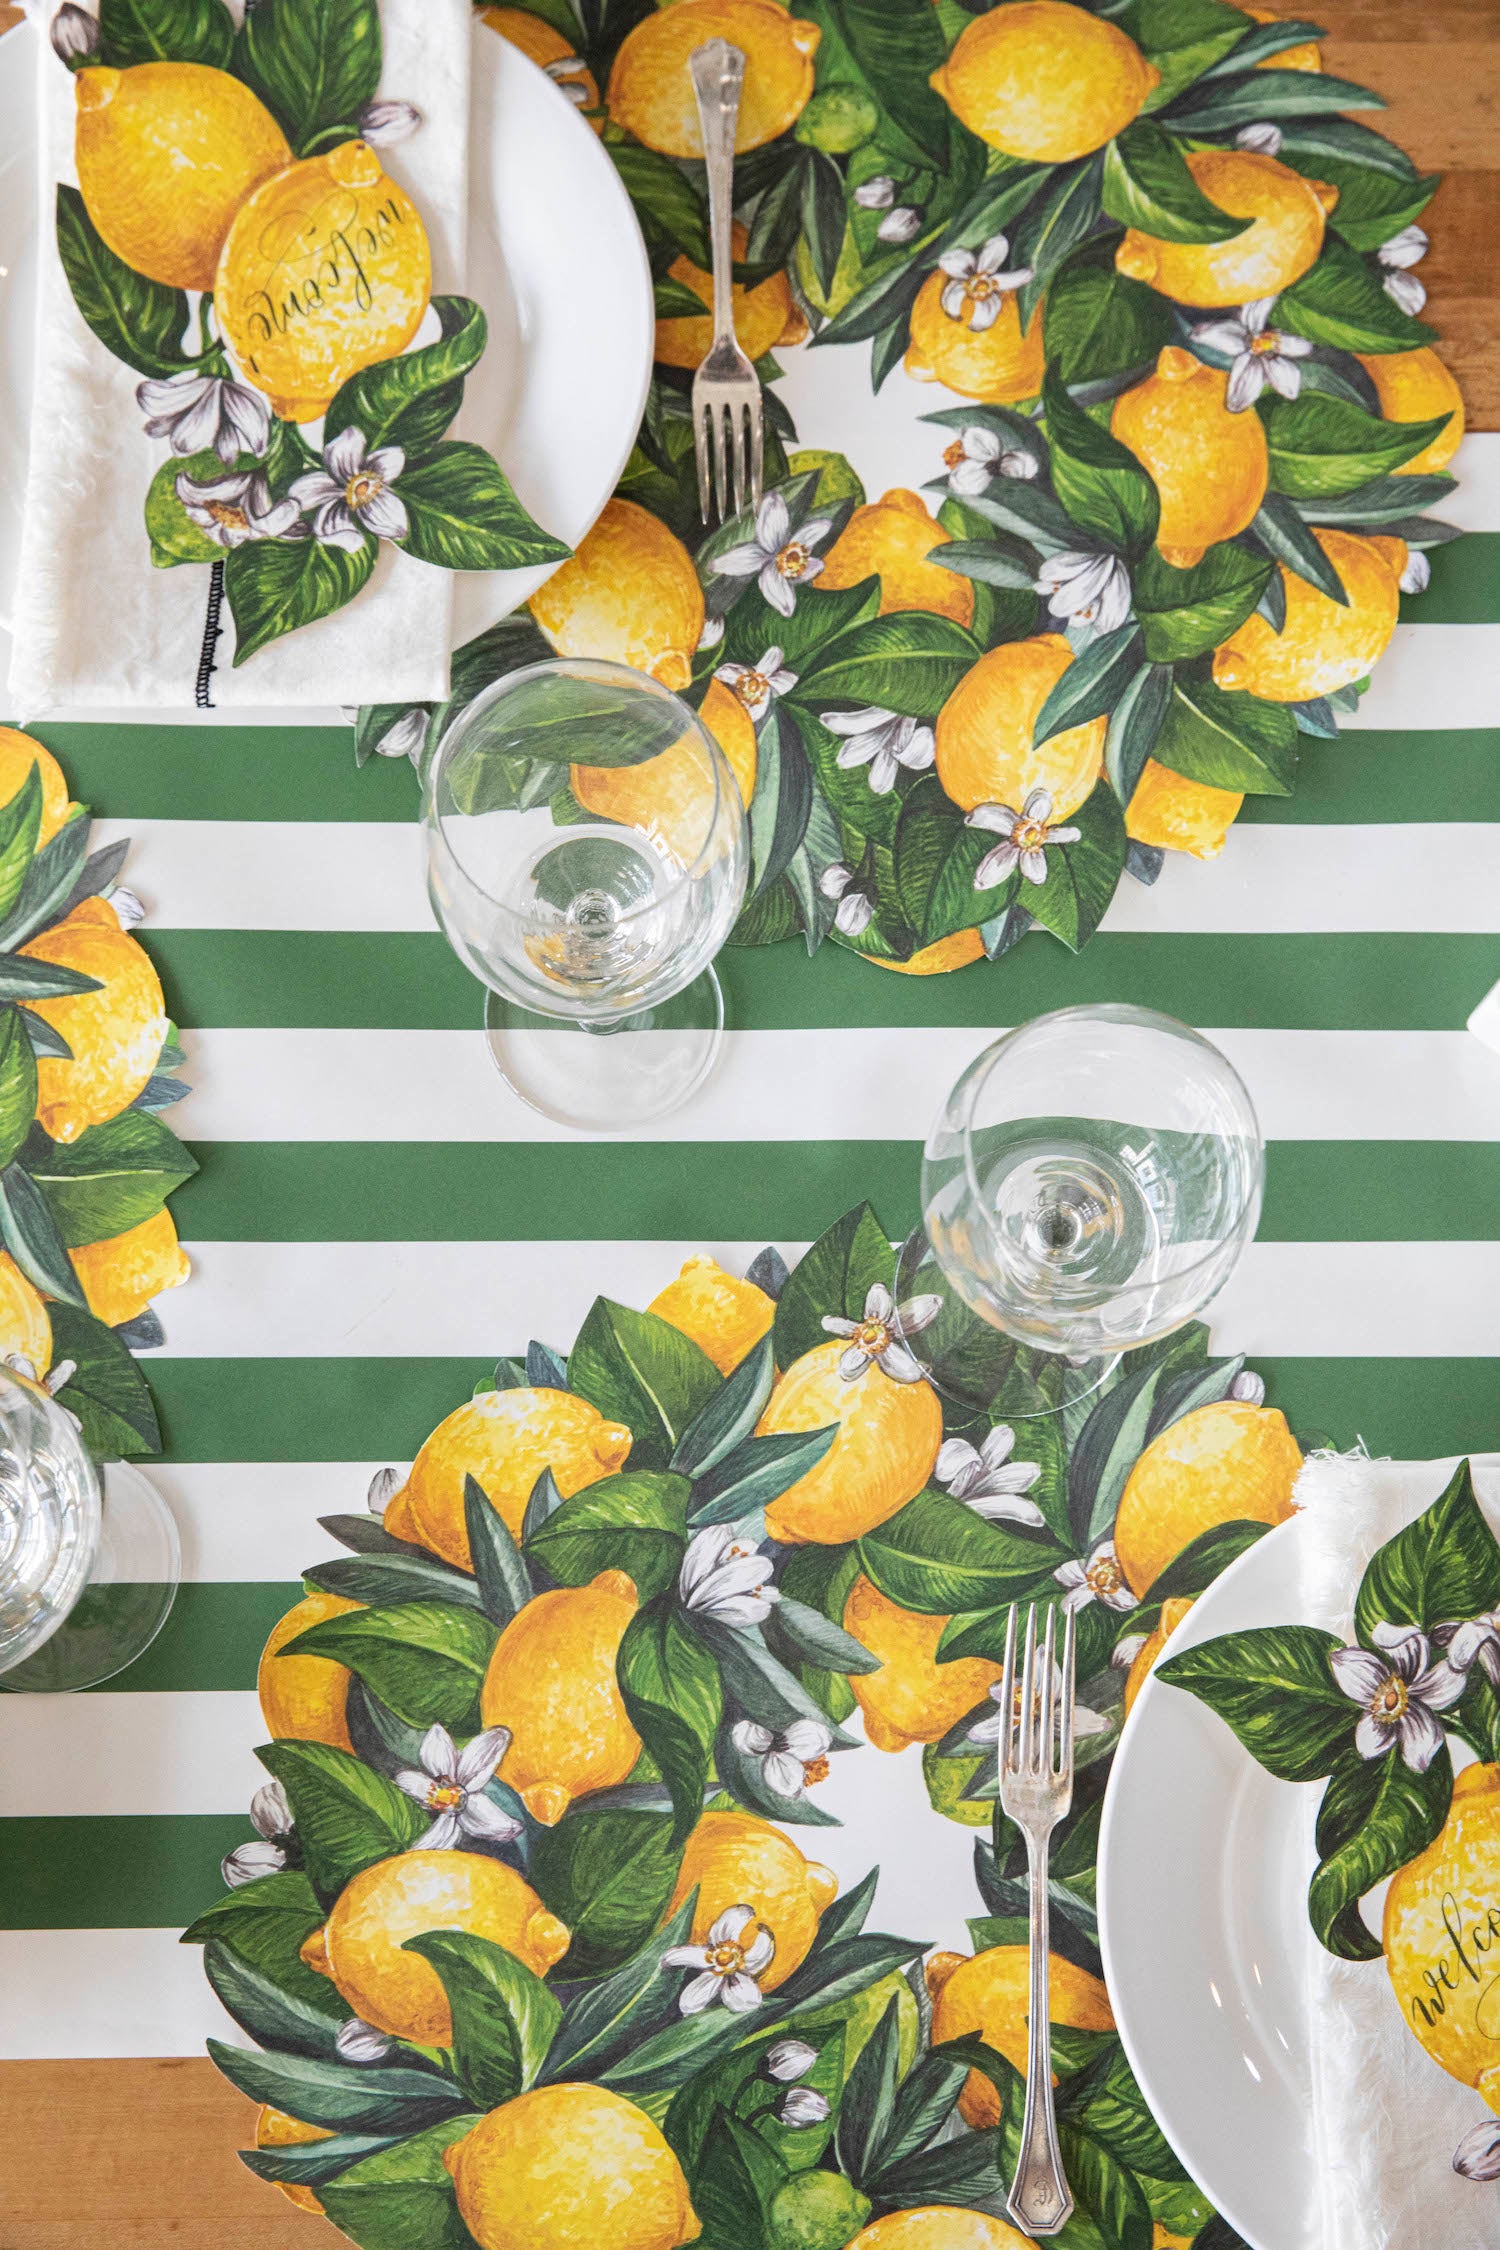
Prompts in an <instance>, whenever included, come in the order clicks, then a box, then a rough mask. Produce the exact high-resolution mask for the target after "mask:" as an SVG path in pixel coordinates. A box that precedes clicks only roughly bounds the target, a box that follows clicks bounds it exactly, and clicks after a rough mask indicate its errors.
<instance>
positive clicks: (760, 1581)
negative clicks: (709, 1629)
mask: <svg viewBox="0 0 1500 2250" xmlns="http://www.w3.org/2000/svg"><path fill="white" fill-rule="evenodd" d="M771 1570H772V1564H771V1560H770V1557H769V1556H768V1555H763V1554H762V1553H761V1551H760V1549H759V1547H757V1546H756V1544H755V1542H754V1541H753V1540H751V1539H738V1538H736V1537H735V1535H734V1532H733V1530H732V1529H731V1527H730V1526H729V1525H728V1524H724V1523H713V1524H709V1525H708V1526H707V1527H706V1528H705V1529H704V1530H702V1531H698V1532H695V1533H694V1534H693V1536H692V1538H691V1539H690V1540H689V1541H688V1550H687V1553H686V1554H685V1555H684V1556H683V1558H682V1567H681V1569H680V1570H679V1571H678V1573H677V1591H678V1593H679V1594H680V1596H681V1597H682V1603H683V1607H684V1608H685V1609H689V1610H691V1611H692V1612H693V1614H694V1615H695V1616H698V1617H713V1618H717V1619H718V1621H719V1622H720V1624H722V1625H758V1624H759V1623H760V1621H761V1619H762V1618H763V1617H768V1616H769V1615H770V1613H771V1608H772V1605H773V1604H774V1603H776V1602H779V1601H780V1599H781V1596H780V1594H779V1593H778V1592H777V1590H776V1588H775V1587H774V1586H773V1585H772V1584H771Z"/></svg>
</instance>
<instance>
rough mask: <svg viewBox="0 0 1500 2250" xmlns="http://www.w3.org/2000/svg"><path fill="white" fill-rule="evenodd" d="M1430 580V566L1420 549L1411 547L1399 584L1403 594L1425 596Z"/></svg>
mask: <svg viewBox="0 0 1500 2250" xmlns="http://www.w3.org/2000/svg"><path fill="white" fill-rule="evenodd" d="M1431 578H1432V565H1431V563H1430V562H1429V561H1428V560H1427V557H1426V556H1425V555H1424V554H1423V552H1422V550H1421V548H1420V547H1413V548H1412V549H1411V550H1410V552H1409V553H1408V555H1407V558H1406V567H1405V569H1404V570H1403V571H1402V573H1401V577H1400V580H1399V584H1400V587H1401V591H1402V593H1403V594H1425V593H1426V591H1427V588H1428V585H1429V583H1430V581H1431Z"/></svg>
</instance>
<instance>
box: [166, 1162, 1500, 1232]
mask: <svg viewBox="0 0 1500 2250" xmlns="http://www.w3.org/2000/svg"><path fill="white" fill-rule="evenodd" d="M193 1153H194V1154H195V1155H196V1156H197V1158H198V1161H199V1163H200V1164H201V1166H202V1167H203V1168H202V1170H201V1171H200V1172H198V1173H197V1174H196V1176H195V1177H194V1178H193V1179H191V1180H189V1181H187V1182H186V1184H185V1185H184V1186H183V1187H181V1188H180V1189H179V1190H178V1191H177V1193H176V1196H175V1198H174V1201H173V1206H172V1208H173V1211H174V1213H175V1215H176V1219H177V1226H178V1231H179V1232H180V1233H181V1234H183V1235H184V1236H186V1237H187V1238H188V1239H189V1240H196V1241H199V1242H469V1241H480V1242H486V1241H495V1242H506V1241H518V1240H519V1241H528V1242H537V1241H545V1242H567V1241H575V1240H577V1239H578V1238H579V1237H580V1236H582V1235H587V1237H588V1238H590V1239H592V1240H599V1241H610V1242H633V1241H637V1240H643V1241H651V1240H653V1239H656V1240H666V1241H683V1240H686V1239H696V1238H698V1237H702V1238H703V1239H704V1240H706V1241H715V1240H719V1241H723V1240H728V1241H735V1242H753V1241H773V1240H774V1241H781V1242H785V1241H794V1242H800V1241H810V1240H812V1239H813V1238H814V1237H815V1236H817V1235H818V1234H819V1233H820V1232H821V1231H822V1229H823V1227H824V1226H825V1225H826V1224H827V1221H828V1214H829V1213H830V1212H831V1211H837V1210H838V1209H839V1207H840V1204H841V1202H846V1201H847V1200H848V1199H849V1197H850V1196H851V1195H852V1194H853V1192H854V1191H853V1188H852V1186H851V1182H855V1181H857V1182H858V1184H859V1188H860V1190H861V1192H862V1193H863V1194H865V1195H868V1196H869V1198H870V1200H871V1201H872V1202H873V1203H874V1205H875V1207H876V1209H877V1210H878V1211H879V1212H880V1214H881V1216H882V1218H883V1219H884V1220H885V1223H886V1225H887V1226H888V1227H889V1228H890V1229H891V1231H892V1233H893V1234H905V1233H906V1232H907V1230H908V1229H909V1228H910V1227H912V1226H914V1225H915V1223H916V1218H917V1174H918V1167H919V1163H920V1159H921V1147H920V1143H918V1142H916V1141H839V1140H819V1141H766V1142H760V1141H663V1142H651V1141H647V1142H624V1143H620V1142H614V1143H608V1144H603V1145H588V1146H580V1145H577V1144H574V1143H568V1142H564V1143H559V1144H557V1145H556V1146H548V1145H547V1144H545V1143H541V1144H534V1143H530V1142H526V1141H517V1142H506V1143H502V1144H499V1145H496V1144H492V1143H488V1142H483V1141H449V1142H426V1141H343V1142H338V1141H209V1142H203V1143H199V1144H197V1145H196V1146H195V1147H194V1150H193ZM1260 1239H1261V1240H1262V1241H1263V1242H1473V1241H1485V1242H1493V1241H1497V1240H1500V1144H1497V1143H1495V1142H1489V1141H1484V1142H1469V1141H1275V1142H1272V1144H1271V1146H1270V1148H1269V1150H1268V1152H1267V1184H1266V1202H1265V1210H1264V1213H1263V1215H1262V1218H1261V1224H1260Z"/></svg>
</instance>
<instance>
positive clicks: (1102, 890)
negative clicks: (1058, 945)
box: [1017, 781, 1126, 953]
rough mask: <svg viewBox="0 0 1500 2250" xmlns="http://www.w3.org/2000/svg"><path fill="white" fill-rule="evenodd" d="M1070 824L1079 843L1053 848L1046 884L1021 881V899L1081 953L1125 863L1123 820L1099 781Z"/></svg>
mask: <svg viewBox="0 0 1500 2250" xmlns="http://www.w3.org/2000/svg"><path fill="white" fill-rule="evenodd" d="M1068 825H1069V826H1071V827H1074V828H1076V829H1077V830H1078V831H1079V835H1078V841H1077V843H1075V844H1058V845H1054V846H1051V847H1049V848H1048V850H1047V853H1046V861H1047V876H1046V880H1045V882H1042V883H1023V884H1022V886H1021V888H1020V890H1019V891H1018V893H1017V899H1018V902H1019V904H1021V905H1022V906H1024V907H1025V909H1026V911H1027V913H1028V914H1030V915H1032V916H1033V917H1034V919H1035V920H1036V921H1038V922H1040V923H1041V924H1042V926H1043V927H1044V928H1045V929H1049V930H1050V931H1051V932H1052V934H1053V936H1054V937H1059V938H1061V939H1062V941H1063V944H1064V945H1066V946H1067V947H1068V948H1069V949H1070V951H1072V952H1074V953H1077V952H1079V951H1081V949H1082V948H1083V947H1084V946H1085V945H1087V943H1088V941H1089V939H1090V938H1091V937H1092V936H1093V934H1094V932H1095V930H1097V929H1098V927H1099V924H1100V922H1101V921H1102V919H1103V917H1104V909H1105V908H1106V907H1107V906H1108V904H1109V902H1110V900H1111V899H1112V898H1113V897H1114V895H1115V890H1116V888H1117V886H1118V884H1119V880H1120V874H1121V870H1122V869H1123V868H1124V865H1125V851H1126V837H1125V816H1124V814H1123V812H1122V811H1121V810H1120V800H1119V799H1118V797H1117V796H1116V795H1115V793H1114V791H1113V790H1112V789H1111V788H1110V786H1109V784H1108V782H1107V781H1099V782H1096V783H1095V785H1094V788H1093V790H1092V792H1091V793H1090V795H1089V797H1088V798H1087V800H1086V801H1085V803H1084V804H1083V805H1082V806H1081V807H1080V808H1079V810H1078V811H1077V812H1076V813H1074V814H1073V816H1072V818H1071V821H1070V822H1069V823H1068Z"/></svg>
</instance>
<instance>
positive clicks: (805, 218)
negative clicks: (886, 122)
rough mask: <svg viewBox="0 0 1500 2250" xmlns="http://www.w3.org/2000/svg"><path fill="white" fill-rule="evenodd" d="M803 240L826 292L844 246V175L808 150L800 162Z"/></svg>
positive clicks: (815, 152) (829, 162)
mask: <svg viewBox="0 0 1500 2250" xmlns="http://www.w3.org/2000/svg"><path fill="white" fill-rule="evenodd" d="M801 218H802V239H803V240H804V242H805V243H806V244H807V254H808V256H809V257H810V258H811V260H812V268H813V272H814V274H815V275H816V276H817V282H818V287H819V288H820V289H821V290H822V291H823V292H824V293H825V295H826V293H827V292H828V291H829V290H830V289H831V288H832V287H833V277H834V275H835V274H836V273H837V271H838V263H839V252H840V251H841V250H842V249H843V247H844V175H843V173H842V172H841V171H840V170H839V168H838V166H837V165H836V164H835V163H834V161H833V159H832V157H830V156H824V155H822V154H821V152H820V151H818V150H817V149H809V150H808V152H807V156H806V158H805V159H804V161H803V165H802V194H801Z"/></svg>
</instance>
